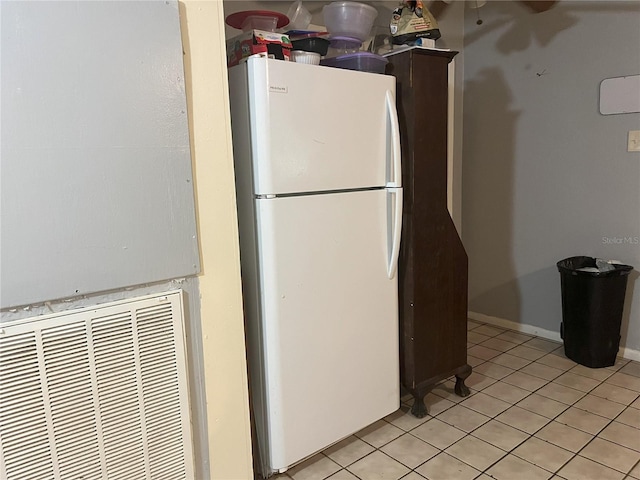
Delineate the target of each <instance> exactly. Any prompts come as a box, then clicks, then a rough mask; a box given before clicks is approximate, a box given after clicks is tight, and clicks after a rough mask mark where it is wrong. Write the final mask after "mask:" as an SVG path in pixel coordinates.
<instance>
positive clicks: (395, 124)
mask: <svg viewBox="0 0 640 480" xmlns="http://www.w3.org/2000/svg"><path fill="white" fill-rule="evenodd" d="M386 100H387V113H388V114H389V123H390V124H391V162H392V165H391V171H392V174H393V177H392V178H391V179H390V181H389V182H387V187H400V186H402V166H401V163H402V161H401V157H402V153H401V150H400V123H399V121H398V111H397V109H396V97H395V95H394V94H393V92H392V91H391V90H387V95H386Z"/></svg>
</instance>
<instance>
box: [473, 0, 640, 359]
mask: <svg viewBox="0 0 640 480" xmlns="http://www.w3.org/2000/svg"><path fill="white" fill-rule="evenodd" d="M480 13H481V16H482V18H483V20H484V23H483V25H482V26H477V25H476V13H475V11H470V10H467V13H466V19H465V20H466V22H465V60H466V62H465V85H464V92H465V104H464V144H463V153H464V161H463V172H464V176H463V212H462V218H463V239H464V244H465V247H466V249H467V252H468V254H469V269H470V272H469V273H470V285H469V287H470V291H469V297H470V305H469V309H470V310H471V311H475V312H478V313H482V314H485V315H491V316H495V317H499V318H504V319H507V320H511V321H515V322H520V323H522V324H527V325H533V326H536V327H539V328H543V329H547V330H550V331H552V332H558V331H559V326H560V321H561V295H560V278H559V273H558V271H557V269H556V266H555V264H556V262H557V261H558V260H561V259H563V258H566V257H570V256H574V255H588V256H596V257H601V258H604V259H616V260H620V261H622V262H624V263H627V264H630V265H634V266H635V267H636V268H637V269H640V244H639V243H640V241H639V238H640V154H639V153H628V152H627V151H626V147H627V132H628V130H637V129H640V114H637V113H636V114H625V115H609V116H603V115H600V113H599V109H598V104H599V98H598V93H599V85H600V82H601V81H602V80H603V79H605V78H608V77H617V76H624V75H632V74H638V73H640V55H638V45H640V28H639V25H640V5H639V4H638V3H637V2H613V1H606V2H604V1H585V2H568V1H562V2H560V3H559V4H558V5H556V6H555V7H554V8H553V9H552V10H550V11H548V12H546V13H542V14H531V13H530V12H529V11H528V10H527V9H526V8H525V7H523V6H522V5H520V4H518V3H516V2H489V3H488V4H487V5H486V6H485V7H483V8H481V10H480ZM617 242H618V243H617ZM637 278H638V275H637V272H634V273H633V274H632V275H631V276H630V278H629V284H628V291H627V301H626V305H625V310H624V317H623V327H622V345H623V346H626V347H628V348H631V349H634V350H640V290H639V289H640V282H637V281H636V279H637Z"/></svg>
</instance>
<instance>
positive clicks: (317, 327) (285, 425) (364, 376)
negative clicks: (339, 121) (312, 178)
mask: <svg viewBox="0 0 640 480" xmlns="http://www.w3.org/2000/svg"><path fill="white" fill-rule="evenodd" d="M383 98H384V97H383ZM398 198H400V199H401V196H398V195H397V192H394V193H390V192H388V191H386V190H384V189H381V190H367V191H357V192H347V193H331V194H324V195H310V196H296V197H277V198H272V199H259V200H256V205H257V206H256V210H257V219H258V225H257V226H258V232H259V234H258V244H259V253H260V264H261V267H260V270H261V272H260V283H261V287H262V292H263V296H262V317H263V318H262V321H263V323H262V325H263V332H262V335H263V345H264V355H265V358H264V378H265V383H266V389H267V395H266V405H265V407H266V408H265V411H264V412H263V414H264V415H265V416H266V424H267V431H268V443H269V450H270V452H269V454H270V466H271V468H272V469H273V470H275V471H278V470H281V469H284V468H287V467H289V466H291V465H292V464H294V463H296V462H298V461H300V460H302V459H304V458H305V457H307V456H309V455H312V454H313V453H315V452H317V451H319V450H321V449H323V448H325V447H327V446H329V445H330V444H332V443H334V442H336V441H338V440H340V439H342V438H344V437H346V436H348V435H351V434H353V433H355V432H356V431H358V430H360V429H362V428H364V427H365V426H367V425H369V424H371V423H373V422H375V421H377V420H379V419H380V418H382V417H384V416H385V415H387V414H389V413H391V412H393V411H395V410H397V409H398V407H399V357H398V303H397V276H393V278H391V279H390V278H389V270H388V269H389V256H390V254H391V253H390V252H391V251H392V250H393V245H392V244H393V236H394V235H393V233H392V232H393V229H394V224H395V219H394V218H393V217H394V215H395V212H396V210H395V208H393V205H391V204H393V203H394V202H395V201H397V199H398ZM261 420H263V419H258V421H261Z"/></svg>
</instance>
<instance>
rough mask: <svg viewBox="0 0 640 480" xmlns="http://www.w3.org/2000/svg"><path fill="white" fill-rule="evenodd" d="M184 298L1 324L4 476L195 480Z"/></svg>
mask: <svg viewBox="0 0 640 480" xmlns="http://www.w3.org/2000/svg"><path fill="white" fill-rule="evenodd" d="M184 345H185V341H184V330H183V308H182V295H181V292H179V291H174V292H168V293H164V294H159V295H148V296H145V297H139V298H135V299H131V300H127V301H119V302H113V303H109V304H104V305H99V306H95V307H92V308H83V309H81V310H73V311H68V312H64V313H59V314H54V315H47V316H41V317H35V318H30V319H25V320H18V321H13V322H8V323H4V324H0V478H1V479H9V480H21V479H25V480H34V479H38V480H44V479H60V480H63V479H64V480H67V479H73V480H90V479H105V480H106V479H108V480H118V479H122V480H132V479H136V480H142V479H147V480H161V479H166V480H179V479H185V480H188V479H189V480H190V479H192V478H194V473H193V464H194V462H193V446H192V436H191V423H190V414H189V413H190V410H189V401H188V390H187V371H186V355H185V347H184Z"/></svg>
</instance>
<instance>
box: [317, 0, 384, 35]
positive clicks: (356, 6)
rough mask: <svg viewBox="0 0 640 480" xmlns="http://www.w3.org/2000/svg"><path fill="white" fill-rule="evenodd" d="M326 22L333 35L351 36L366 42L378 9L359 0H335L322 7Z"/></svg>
mask: <svg viewBox="0 0 640 480" xmlns="http://www.w3.org/2000/svg"><path fill="white" fill-rule="evenodd" d="M322 15H323V16H324V24H325V25H326V27H327V31H328V32H329V33H330V34H331V36H332V37H351V38H357V39H358V40H360V41H361V42H364V41H365V40H366V39H367V38H368V37H369V33H370V32H371V27H372V26H373V21H374V20H375V18H376V17H377V16H378V11H377V10H376V9H375V8H373V7H372V6H370V5H365V4H364V3H358V2H333V3H330V4H329V5H326V6H325V7H324V8H323V9H322Z"/></svg>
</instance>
